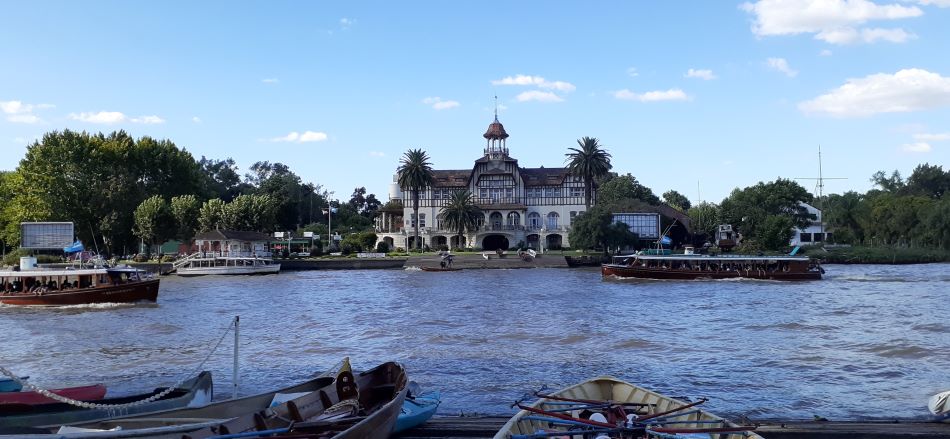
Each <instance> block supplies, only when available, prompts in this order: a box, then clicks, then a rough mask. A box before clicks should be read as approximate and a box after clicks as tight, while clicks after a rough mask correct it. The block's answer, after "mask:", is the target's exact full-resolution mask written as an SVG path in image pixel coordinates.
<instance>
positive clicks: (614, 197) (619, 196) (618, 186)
mask: <svg viewBox="0 0 950 439" xmlns="http://www.w3.org/2000/svg"><path fill="white" fill-rule="evenodd" d="M623 200H641V201H643V202H645V203H648V204H652V205H654V206H655V205H658V204H660V199H659V198H657V196H656V195H654V194H653V191H652V190H650V188H648V187H646V186H644V185H642V184H640V182H639V181H637V178H636V177H634V176H632V175H630V174H626V175H621V176H615V177H610V178H607V179H606V181H604V183H603V184H601V185H600V188H599V189H598V190H597V202H598V203H601V204H612V203H617V202H620V201H623Z"/></svg>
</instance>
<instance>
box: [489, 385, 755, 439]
mask: <svg viewBox="0 0 950 439" xmlns="http://www.w3.org/2000/svg"><path fill="white" fill-rule="evenodd" d="M535 395H536V396H537V397H539V398H540V399H538V400H537V401H536V402H534V403H533V404H531V405H525V404H523V403H521V402H520V401H519V402H518V403H516V405H517V406H518V407H519V408H520V409H521V411H519V412H518V413H517V414H515V415H514V416H513V417H512V418H511V419H510V420H508V422H507V423H505V425H504V426H503V427H502V428H501V430H499V431H498V433H497V434H495V439H514V438H542V437H562V436H564V437H582V436H583V437H591V438H593V437H618V438H619V437H641V436H652V437H665V438H677V437H701V436H702V437H714V438H719V439H743V438H745V439H761V436H759V435H757V434H755V433H753V432H752V430H754V429H755V427H754V426H738V425H736V424H733V423H731V422H729V421H727V420H725V419H723V418H720V417H719V416H716V415H714V414H711V413H709V412H707V411H705V410H701V409H699V407H698V406H699V405H700V404H702V403H703V402H705V401H706V400H705V399H700V400H699V401H696V402H686V401H681V400H679V399H674V398H670V397H667V396H663V395H661V394H659V393H656V392H653V391H650V390H647V389H644V388H642V387H639V386H636V385H633V384H630V383H627V382H625V381H621V380H618V379H616V378H613V377H599V378H594V379H592V380H588V381H585V382H583V383H580V384H575V385H573V386H570V387H568V388H565V389H563V390H560V391H557V392H554V393H551V394H546V393H540V392H539V393H536V394H535Z"/></svg>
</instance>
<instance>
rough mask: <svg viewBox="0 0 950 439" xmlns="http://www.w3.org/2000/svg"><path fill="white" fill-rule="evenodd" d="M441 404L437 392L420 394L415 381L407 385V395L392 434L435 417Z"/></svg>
mask: <svg viewBox="0 0 950 439" xmlns="http://www.w3.org/2000/svg"><path fill="white" fill-rule="evenodd" d="M441 402H442V400H441V395H440V394H439V392H438V391H433V392H425V393H422V392H421V391H420V389H419V385H418V384H416V382H415V381H413V382H410V383H409V393H408V394H406V401H405V402H403V403H402V410H401V411H400V413H399V417H398V418H397V419H396V428H395V429H394V430H393V433H399V432H402V431H406V430H409V429H411V428H415V427H418V426H420V425H422V424H425V422H426V421H428V420H429V419H431V418H432V416H433V415H435V412H436V410H437V409H438V408H439V404H440V403H441Z"/></svg>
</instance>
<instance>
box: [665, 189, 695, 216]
mask: <svg viewBox="0 0 950 439" xmlns="http://www.w3.org/2000/svg"><path fill="white" fill-rule="evenodd" d="M663 201H666V204H669V205H670V206H671V207H672V208H674V209H676V210H678V211H680V212H686V211H687V210H689V208H690V207H692V204H691V203H690V202H689V198H686V196H685V195H683V194H681V193H679V192H676V191H674V190H672V189H671V190H668V191H666V192H664V193H663Z"/></svg>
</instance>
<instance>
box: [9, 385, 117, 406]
mask: <svg viewBox="0 0 950 439" xmlns="http://www.w3.org/2000/svg"><path fill="white" fill-rule="evenodd" d="M50 392H53V393H55V394H57V395H59V396H64V397H66V398H69V399H75V400H77V401H95V400H99V399H102V398H104V397H105V396H106V386H104V385H102V384H94V385H91V386H82V387H67V388H63V389H50ZM57 402H58V401H56V400H54V399H50V398H47V397H45V396H43V395H41V394H39V393H37V392H7V393H0V404H26V405H37V404H55V403H57Z"/></svg>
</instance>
